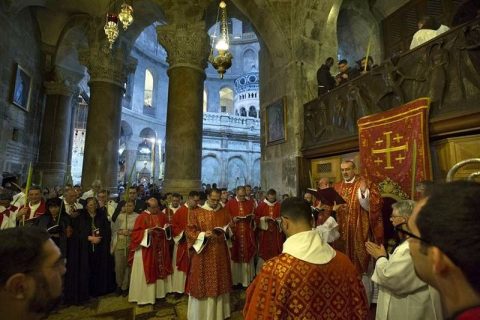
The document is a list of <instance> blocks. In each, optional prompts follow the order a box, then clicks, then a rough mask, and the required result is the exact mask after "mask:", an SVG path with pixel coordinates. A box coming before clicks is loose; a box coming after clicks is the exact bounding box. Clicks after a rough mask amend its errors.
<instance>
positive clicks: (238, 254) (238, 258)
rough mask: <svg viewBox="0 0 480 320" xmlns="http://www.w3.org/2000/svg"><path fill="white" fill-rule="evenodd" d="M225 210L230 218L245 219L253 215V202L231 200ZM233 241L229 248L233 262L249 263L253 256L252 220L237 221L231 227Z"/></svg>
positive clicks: (253, 236)
mask: <svg viewBox="0 0 480 320" xmlns="http://www.w3.org/2000/svg"><path fill="white" fill-rule="evenodd" d="M226 208H227V209H228V211H229V212H230V216H231V217H232V218H235V217H245V216H247V215H249V214H253V213H254V202H253V201H241V202H240V201H238V200H237V199H232V200H230V201H228V202H227V206H226ZM232 232H233V236H234V241H233V244H232V248H231V258H232V260H233V261H235V262H250V260H251V259H252V258H253V256H254V255H255V246H256V244H255V234H254V219H242V220H238V221H237V222H236V223H235V224H234V225H233V227H232Z"/></svg>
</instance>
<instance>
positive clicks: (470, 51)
mask: <svg viewBox="0 0 480 320" xmlns="http://www.w3.org/2000/svg"><path fill="white" fill-rule="evenodd" d="M419 97H430V99H431V102H432V104H431V109H430V122H439V121H444V120H445V119H450V118H451V119H455V118H456V117H458V115H459V114H463V115H464V114H477V113H478V110H479V102H478V101H480V19H477V20H474V21H471V22H469V23H467V24H466V25H462V26H459V27H457V28H455V29H452V30H450V31H449V32H447V33H445V34H443V35H442V36H441V37H438V38H435V39H432V40H431V41H429V42H427V43H425V44H424V45H422V46H420V47H418V48H416V49H414V50H411V51H408V52H406V53H404V54H402V55H400V56H396V57H393V58H389V59H388V60H386V61H384V62H383V63H382V64H381V65H380V66H378V67H376V68H374V69H373V70H372V71H370V72H368V73H367V74H364V75H361V76H360V77H358V78H356V79H353V80H351V81H350V82H348V83H346V84H344V85H342V86H340V87H337V88H335V89H334V90H332V91H330V92H329V93H327V94H325V95H323V96H321V97H319V98H318V99H315V100H313V101H310V102H308V103H306V104H305V105H304V123H305V129H304V131H305V132H304V140H303V149H304V151H308V153H310V154H311V150H314V149H316V148H319V147H322V146H325V145H331V144H332V143H335V142H336V141H340V140H343V141H345V139H346V138H349V137H352V139H353V138H354V137H355V136H356V132H357V125H356V122H357V120H358V119H359V118H360V117H363V116H365V115H369V114H374V113H377V112H380V111H384V110H388V109H391V108H393V107H395V106H398V105H401V104H403V103H405V102H407V101H411V100H414V99H417V98H419ZM309 150H310V151H309ZM338 151H342V150H340V149H339V150H338Z"/></svg>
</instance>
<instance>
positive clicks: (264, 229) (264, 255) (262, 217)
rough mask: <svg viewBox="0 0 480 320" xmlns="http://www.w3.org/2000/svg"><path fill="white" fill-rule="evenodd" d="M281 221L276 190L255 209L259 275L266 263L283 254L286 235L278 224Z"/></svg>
mask: <svg viewBox="0 0 480 320" xmlns="http://www.w3.org/2000/svg"><path fill="white" fill-rule="evenodd" d="M279 219H280V203H279V202H278V201H277V192H276V191H275V190H274V189H270V190H268V191H267V197H266V198H265V199H263V201H262V202H260V203H259V204H258V207H257V209H255V220H256V223H257V226H258V227H257V243H258V261H257V268H256V270H257V273H258V272H260V269H261V268H262V265H263V263H264V262H265V261H267V260H269V259H271V258H273V257H275V256H278V255H279V254H280V253H282V246H283V242H284V241H285V234H284V233H283V232H282V230H281V229H280V225H279V223H278V221H279Z"/></svg>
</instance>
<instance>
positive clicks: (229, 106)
mask: <svg viewBox="0 0 480 320" xmlns="http://www.w3.org/2000/svg"><path fill="white" fill-rule="evenodd" d="M219 95H220V110H222V109H224V110H225V112H226V113H229V114H232V113H233V90H232V89H230V88H229V87H223V88H222V89H220V92H219ZM223 107H225V108H223Z"/></svg>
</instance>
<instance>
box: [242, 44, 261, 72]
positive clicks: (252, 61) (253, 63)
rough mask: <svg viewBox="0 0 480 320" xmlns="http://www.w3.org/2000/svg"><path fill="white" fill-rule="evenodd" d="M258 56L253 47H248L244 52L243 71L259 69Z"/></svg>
mask: <svg viewBox="0 0 480 320" xmlns="http://www.w3.org/2000/svg"><path fill="white" fill-rule="evenodd" d="M257 64H258V56H257V54H256V53H255V51H253V50H252V49H247V50H246V51H245V52H244V53H243V72H245V73H248V72H255V71H257Z"/></svg>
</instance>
